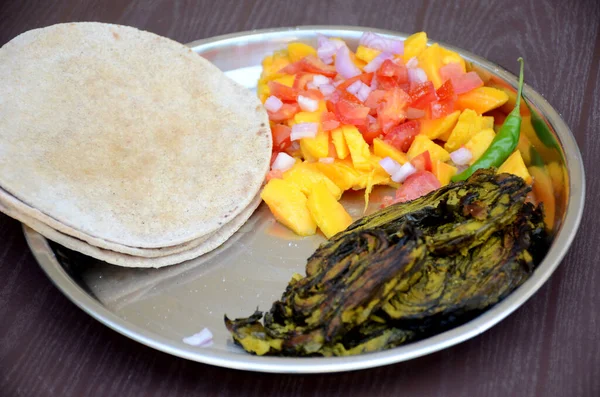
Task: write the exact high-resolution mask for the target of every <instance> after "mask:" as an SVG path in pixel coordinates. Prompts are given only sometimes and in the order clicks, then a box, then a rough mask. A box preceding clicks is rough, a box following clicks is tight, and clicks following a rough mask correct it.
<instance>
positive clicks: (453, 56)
mask: <svg viewBox="0 0 600 397" xmlns="http://www.w3.org/2000/svg"><path fill="white" fill-rule="evenodd" d="M440 54H441V56H442V66H443V65H447V64H449V63H458V64H459V65H460V66H461V69H462V71H463V72H464V73H466V72H467V65H466V63H465V60H464V59H463V57H461V56H460V55H459V54H458V52H454V51H451V50H449V49H447V48H444V47H440Z"/></svg>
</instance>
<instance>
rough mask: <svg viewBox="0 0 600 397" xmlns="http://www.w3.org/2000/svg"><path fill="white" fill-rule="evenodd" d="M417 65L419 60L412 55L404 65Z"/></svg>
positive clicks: (413, 66)
mask: <svg viewBox="0 0 600 397" xmlns="http://www.w3.org/2000/svg"><path fill="white" fill-rule="evenodd" d="M418 66H419V61H418V60H417V57H412V58H410V59H409V60H408V62H406V67H407V68H409V69H414V68H416V67H418Z"/></svg>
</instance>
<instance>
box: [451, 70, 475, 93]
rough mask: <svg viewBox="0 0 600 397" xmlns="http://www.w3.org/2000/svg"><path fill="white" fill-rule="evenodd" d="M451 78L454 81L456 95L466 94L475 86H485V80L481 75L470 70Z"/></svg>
mask: <svg viewBox="0 0 600 397" xmlns="http://www.w3.org/2000/svg"><path fill="white" fill-rule="evenodd" d="M450 80H451V81H452V85H453V86H454V92H455V93H456V95H460V94H464V93H465V92H469V91H471V90H474V89H475V88H479V87H482V86H483V80H481V77H479V75H478V74H477V73H475V72H469V73H465V74H462V75H460V76H456V77H452V78H451V79H450Z"/></svg>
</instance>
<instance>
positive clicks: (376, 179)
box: [352, 170, 396, 190]
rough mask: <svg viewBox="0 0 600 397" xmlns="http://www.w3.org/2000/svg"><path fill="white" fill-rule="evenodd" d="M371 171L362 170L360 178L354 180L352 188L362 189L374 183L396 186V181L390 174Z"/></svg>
mask: <svg viewBox="0 0 600 397" xmlns="http://www.w3.org/2000/svg"><path fill="white" fill-rule="evenodd" d="M373 171H374V170H371V171H362V172H361V173H360V174H359V176H358V178H357V179H356V180H355V181H354V185H352V190H362V189H367V188H368V187H369V186H374V185H388V186H396V184H395V182H392V179H391V177H390V176H389V175H387V174H386V175H382V174H380V173H378V172H373Z"/></svg>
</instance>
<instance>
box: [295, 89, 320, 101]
mask: <svg viewBox="0 0 600 397" xmlns="http://www.w3.org/2000/svg"><path fill="white" fill-rule="evenodd" d="M298 95H302V96H304V97H307V98H310V99H314V100H317V101H320V100H321V99H323V98H325V97H324V96H323V93H322V92H321V91H319V90H315V89H310V90H304V91H300V92H299V93H298Z"/></svg>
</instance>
